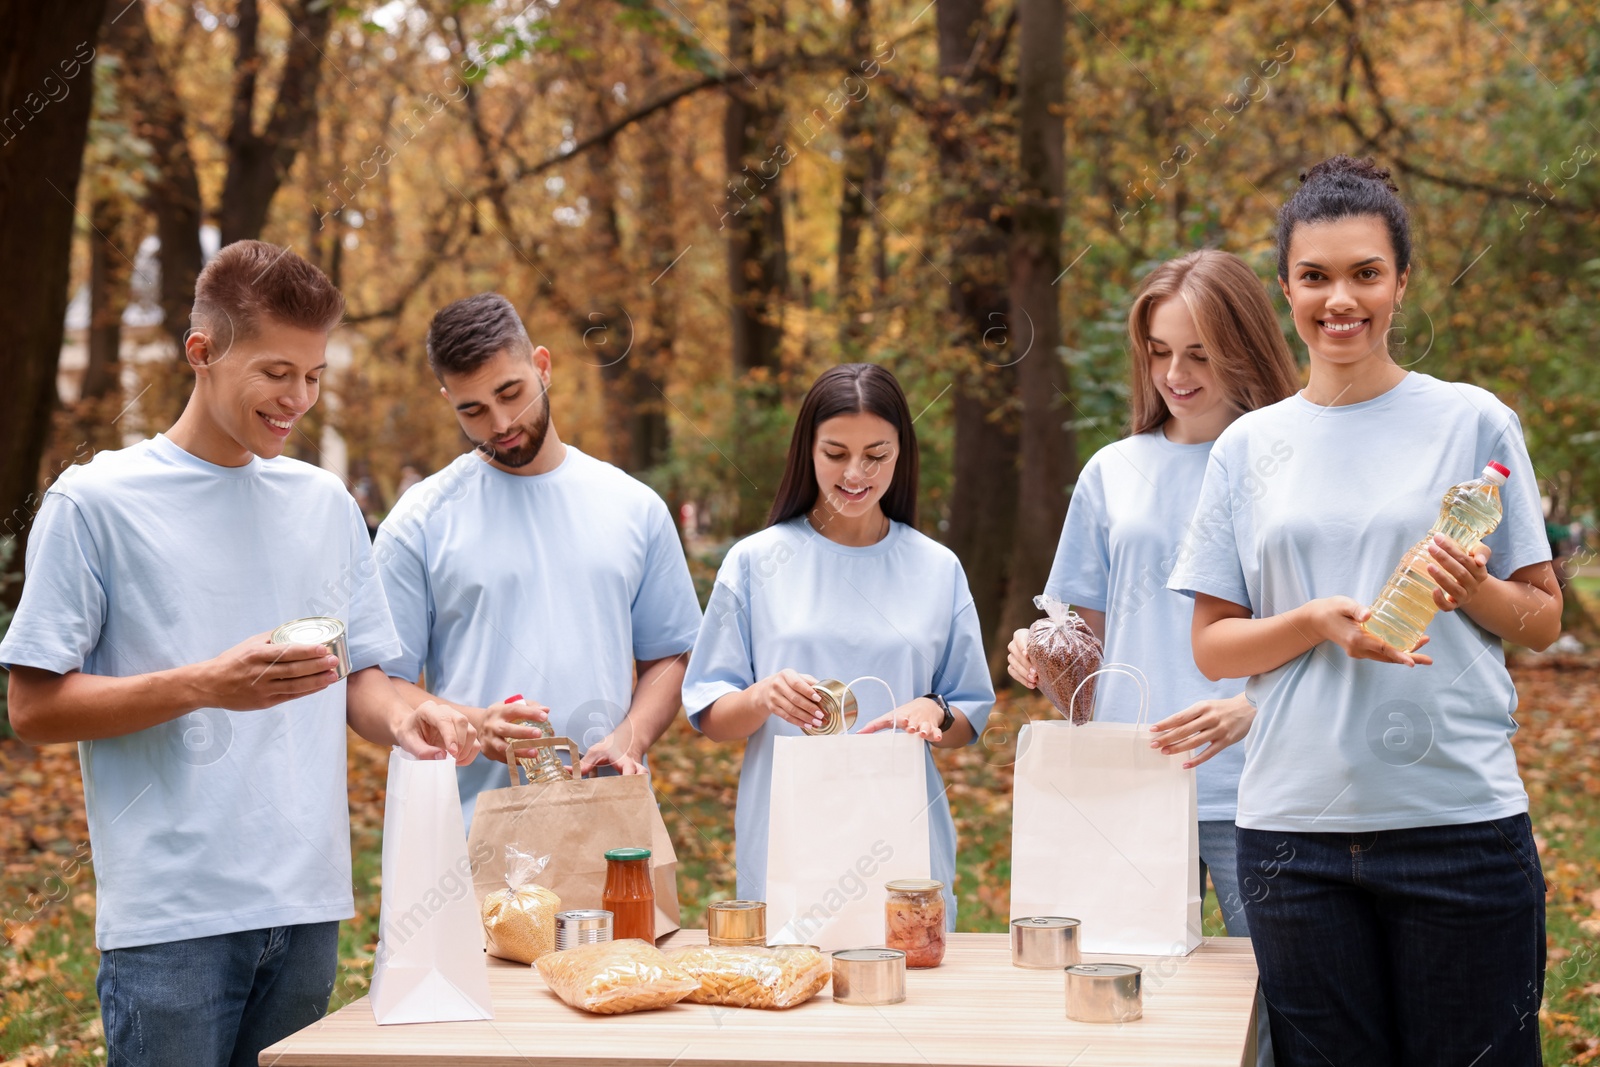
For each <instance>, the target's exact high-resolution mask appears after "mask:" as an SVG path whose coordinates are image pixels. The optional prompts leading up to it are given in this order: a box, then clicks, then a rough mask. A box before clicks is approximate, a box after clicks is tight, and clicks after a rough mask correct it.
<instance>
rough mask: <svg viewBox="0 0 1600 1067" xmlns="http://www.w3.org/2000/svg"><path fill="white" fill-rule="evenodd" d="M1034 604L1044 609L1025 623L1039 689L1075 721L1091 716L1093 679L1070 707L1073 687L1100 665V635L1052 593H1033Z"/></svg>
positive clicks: (1087, 718)
mask: <svg viewBox="0 0 1600 1067" xmlns="http://www.w3.org/2000/svg"><path fill="white" fill-rule="evenodd" d="M1033 606H1034V607H1036V608H1038V609H1039V610H1040V611H1042V612H1044V613H1045V618H1042V619H1040V620H1039V621H1038V622H1036V623H1034V624H1033V625H1032V626H1030V627H1028V659H1030V660H1031V661H1033V666H1034V669H1035V670H1037V671H1038V672H1039V690H1040V692H1042V693H1044V695H1045V696H1046V697H1049V698H1050V703H1052V704H1054V705H1055V708H1056V710H1057V711H1059V712H1060V713H1061V714H1062V715H1063V716H1064V717H1066V718H1068V719H1071V720H1072V721H1073V722H1074V723H1079V724H1081V723H1086V722H1088V721H1089V720H1090V719H1092V718H1094V685H1095V683H1094V682H1092V681H1091V682H1090V683H1089V684H1088V685H1086V686H1084V687H1083V692H1081V693H1079V694H1078V700H1077V703H1076V704H1075V705H1073V706H1071V707H1069V706H1068V705H1069V704H1071V703H1072V694H1073V691H1074V690H1076V689H1077V688H1078V684H1079V683H1080V682H1082V681H1083V680H1084V679H1085V678H1087V677H1089V675H1091V674H1093V673H1094V672H1095V671H1097V670H1099V669H1100V660H1101V658H1102V657H1103V656H1104V655H1105V649H1104V648H1103V647H1101V644H1100V639H1099V638H1098V637H1096V636H1095V635H1094V631H1093V630H1091V629H1089V624H1088V623H1086V622H1084V621H1083V617H1082V616H1081V615H1079V614H1078V613H1077V612H1075V611H1073V610H1072V609H1071V608H1069V607H1068V606H1067V605H1065V604H1063V603H1062V602H1061V601H1059V600H1057V599H1056V598H1055V597H1053V596H1044V595H1040V596H1036V597H1034V598H1033Z"/></svg>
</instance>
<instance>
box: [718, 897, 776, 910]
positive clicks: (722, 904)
mask: <svg viewBox="0 0 1600 1067" xmlns="http://www.w3.org/2000/svg"><path fill="white" fill-rule="evenodd" d="M706 907H707V909H708V910H710V911H753V910H755V909H760V910H761V911H766V910H767V902H766V901H764V900H713V901H712V902H711V903H710V904H708V905H706Z"/></svg>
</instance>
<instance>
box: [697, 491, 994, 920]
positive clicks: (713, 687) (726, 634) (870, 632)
mask: <svg viewBox="0 0 1600 1067" xmlns="http://www.w3.org/2000/svg"><path fill="white" fill-rule="evenodd" d="M786 667H787V668H791V669H793V670H796V671H799V672H800V673H801V674H809V675H811V676H812V677H814V678H819V679H827V678H833V679H837V680H839V681H842V682H850V681H854V680H855V679H857V678H861V677H863V676H867V675H871V676H875V677H878V678H881V679H883V680H884V681H885V682H887V683H888V684H889V688H890V689H891V690H893V693H894V698H893V702H892V703H891V701H890V696H889V693H888V692H886V691H885V690H884V688H883V686H881V685H878V684H877V683H876V682H862V683H861V684H859V685H858V686H857V687H856V689H855V690H854V692H855V695H856V700H857V704H858V707H859V713H858V717H857V719H856V726H857V727H858V728H859V727H860V726H863V725H865V724H866V723H867V722H869V721H870V720H872V719H874V718H877V717H878V716H879V715H882V714H884V713H885V712H887V711H890V710H892V709H893V708H895V707H897V706H899V705H900V704H904V703H907V702H908V701H911V700H914V699H916V698H917V697H920V696H923V695H924V694H927V693H938V694H940V695H941V696H943V697H944V698H945V699H946V700H947V701H949V702H950V706H951V707H952V708H956V709H959V711H960V712H961V713H963V714H965V715H966V717H967V721H968V722H970V723H971V724H972V729H973V734H974V738H976V736H977V735H979V734H982V733H983V728H984V725H985V723H987V722H988V719H989V711H990V709H991V708H992V707H993V706H994V687H993V686H992V685H991V684H990V682H989V668H988V665H987V663H986V662H985V659H984V655H983V640H982V635H981V634H980V632H979V628H978V613H977V609H976V608H975V607H974V606H973V603H972V593H971V591H970V590H969V589H968V588H967V576H966V573H965V572H964V571H963V570H962V569H961V564H960V562H959V561H958V560H957V559H956V557H955V553H953V552H951V551H950V550H949V549H948V548H945V547H944V546H943V545H941V544H939V543H938V542H936V541H933V540H931V539H929V538H928V537H925V536H924V535H923V534H921V533H919V532H918V531H916V530H915V529H913V528H911V527H909V526H905V525H902V524H901V523H898V522H895V523H891V524H890V528H889V533H888V534H887V535H886V536H885V537H884V538H883V540H881V541H879V542H878V543H877V544H873V545H868V546H865V547H861V548H852V547H848V546H846V545H840V544H836V543H835V542H833V541H830V540H828V539H827V538H826V537H823V536H822V535H821V534H819V533H817V532H816V531H815V530H814V529H812V527H811V524H810V523H808V522H807V521H806V520H805V518H804V517H803V516H802V517H799V518H795V519H791V520H789V521H788V522H784V523H779V524H778V525H776V526H771V527H768V528H767V529H765V530H762V531H760V532H759V533H754V534H751V535H750V536H749V537H746V538H745V539H744V540H742V541H740V542H738V543H737V544H735V545H734V546H733V547H732V548H731V549H729V550H728V556H727V558H726V559H725V560H723V562H722V567H721V569H720V570H719V571H718V572H717V582H716V585H715V586H714V587H713V588H712V590H711V599H710V602H709V603H708V604H707V605H706V616H705V621H704V622H702V623H701V625H700V638H699V640H698V641H697V642H696V643H695V647H694V654H693V655H692V656H690V658H689V671H688V674H687V676H686V677H685V678H684V681H683V706H684V708H685V709H686V710H687V711H688V713H689V723H690V725H692V726H694V728H695V729H697V730H698V729H700V716H701V715H702V714H703V713H704V712H705V710H706V709H707V708H709V707H710V706H711V705H712V704H714V703H715V702H716V701H717V700H718V699H719V698H721V697H724V696H726V695H727V694H729V693H733V692H738V691H739V690H742V689H747V688H749V687H750V686H751V685H754V684H755V683H756V682H758V681H760V680H761V679H763V678H766V677H768V676H769V675H772V674H776V673H777V672H778V671H781V670H783V669H784V668H786ZM801 733H802V731H801V729H800V728H799V727H798V726H795V725H794V724H793V723H790V722H787V721H786V720H784V719H781V718H779V717H778V716H776V715H774V716H771V717H769V718H768V719H767V721H766V722H765V723H763V724H762V726H761V728H760V729H759V730H757V731H756V732H755V733H754V734H752V735H751V736H750V737H749V738H748V739H746V741H745V749H744V764H743V767H742V768H741V769H740V772H739V801H738V807H737V809H736V810H735V812H734V831H735V841H734V845H735V848H734V852H735V862H736V864H737V866H738V874H739V896H740V897H742V898H744V899H746V900H765V899H766V898H767V896H766V886H767V827H768V822H769V821H770V820H769V807H770V802H771V797H772V742H773V739H774V738H777V737H780V736H786V735H791V736H799V735H800V734H801ZM927 784H928V802H929V805H930V807H929V812H928V815H929V818H928V838H929V848H930V852H929V855H930V857H931V860H932V868H933V877H934V878H936V879H938V880H939V881H941V882H943V883H944V884H945V899H946V903H947V906H948V910H947V914H948V917H949V920H950V921H951V922H953V921H954V920H955V914H956V910H955V895H954V888H955V874H956V828H955V823H954V822H953V821H952V820H951V818H950V804H949V802H948V801H947V800H946V798H945V787H944V784H943V782H942V780H941V779H940V775H939V769H938V767H936V766H935V765H934V762H933V753H932V750H931V749H930V750H929V752H928V756H927ZM863 817H864V818H870V817H871V813H870V812H864V813H863Z"/></svg>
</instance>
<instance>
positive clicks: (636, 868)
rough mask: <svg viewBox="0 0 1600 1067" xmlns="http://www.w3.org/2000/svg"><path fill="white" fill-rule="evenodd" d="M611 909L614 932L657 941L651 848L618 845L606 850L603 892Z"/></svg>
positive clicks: (603, 898)
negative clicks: (651, 876)
mask: <svg viewBox="0 0 1600 1067" xmlns="http://www.w3.org/2000/svg"><path fill="white" fill-rule="evenodd" d="M601 899H602V900H603V901H604V902H605V908H606V910H607V911H609V912H611V914H612V920H611V936H612V937H613V938H614V939H616V940H618V941H621V940H623V939H624V938H629V937H637V938H641V939H642V940H645V941H648V942H650V943H651V944H652V945H653V944H655V940H656V888H655V883H654V882H652V881H651V880H650V850H649V849H647V848H614V849H611V850H609V851H608V852H607V853H606V888H605V891H604V892H603V893H602V894H601Z"/></svg>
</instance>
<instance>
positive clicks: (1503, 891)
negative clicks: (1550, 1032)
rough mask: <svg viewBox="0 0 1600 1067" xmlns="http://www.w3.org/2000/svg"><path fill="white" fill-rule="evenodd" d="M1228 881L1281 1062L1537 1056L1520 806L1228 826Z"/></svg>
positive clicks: (1531, 1060)
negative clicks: (1474, 817) (1409, 822)
mask: <svg viewBox="0 0 1600 1067" xmlns="http://www.w3.org/2000/svg"><path fill="white" fill-rule="evenodd" d="M1239 881H1240V885H1241V886H1242V890H1243V893H1244V898H1245V907H1246V910H1247V911H1248V912H1249V915H1250V928H1251V930H1252V931H1254V944H1255V953H1256V963H1257V965H1258V966H1259V967H1260V970H1261V984H1262V991H1263V992H1264V993H1265V995H1266V999H1267V1011H1268V1013H1269V1015H1270V1016H1271V1019H1272V1044H1273V1049H1274V1051H1275V1053H1276V1055H1277V1058H1278V1062H1279V1063H1280V1064H1283V1065H1284V1067H1300V1065H1301V1064H1316V1065H1317V1067H1338V1065H1344V1064H1349V1065H1351V1067H1357V1065H1359V1067H1401V1065H1404V1067H1430V1065H1437V1067H1501V1065H1513V1064H1514V1065H1519V1067H1520V1065H1525V1064H1538V1063H1540V1062H1541V1053H1540V1038H1539V1001H1540V998H1541V997H1542V996H1543V995H1544V962H1545V960H1544V950H1545V944H1544V891H1545V886H1544V875H1543V873H1542V871H1541V870H1540V867H1539V854H1538V852H1537V851H1536V850H1535V848H1534V844H1533V826H1532V824H1531V823H1530V822H1529V820H1528V816H1527V815H1513V816H1509V817H1507V818H1504V819H1496V820H1494V821H1492V822H1479V823H1467V824H1464V825H1459V826H1423V827H1414V828H1410V829H1404V830H1380V831H1371V832H1368V833H1286V832H1279V831H1269V830H1247V829H1243V828H1241V829H1240V830H1239Z"/></svg>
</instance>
